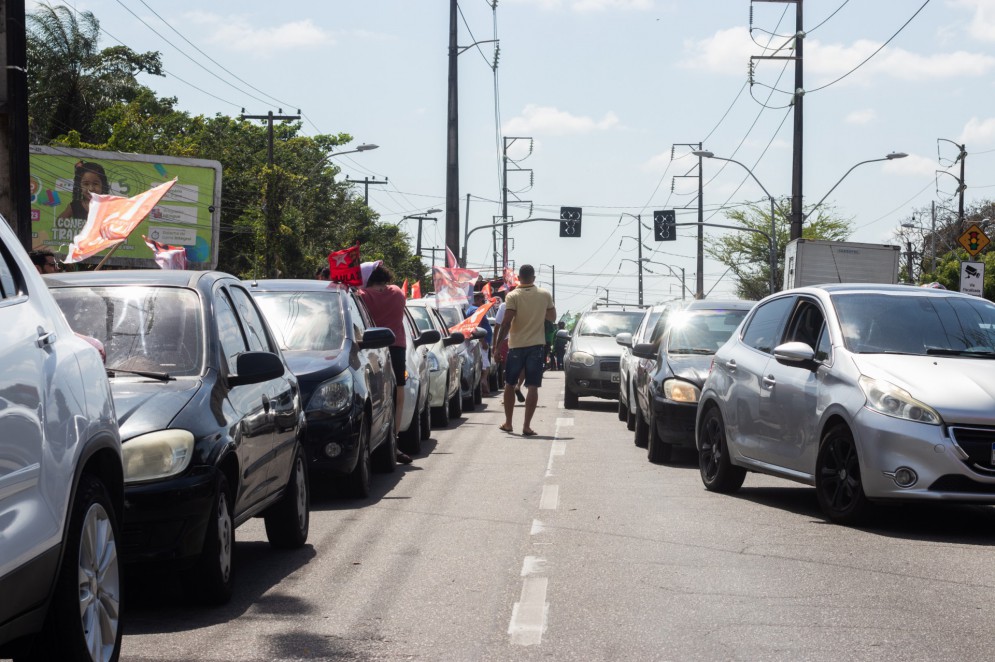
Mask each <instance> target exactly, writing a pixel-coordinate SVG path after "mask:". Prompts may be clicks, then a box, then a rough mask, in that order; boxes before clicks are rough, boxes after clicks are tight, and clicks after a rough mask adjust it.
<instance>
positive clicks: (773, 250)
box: [682, 150, 777, 294]
mask: <svg viewBox="0 0 995 662" xmlns="http://www.w3.org/2000/svg"><path fill="white" fill-rule="evenodd" d="M691 153H692V154H694V155H695V156H704V157H705V158H706V159H718V160H719V161H728V162H729V163H735V164H736V165H738V166H740V167H741V168H743V170H745V171H746V172H748V173H749V174H750V177H752V178H753V181H755V182H756V183H757V186H759V187H760V190H762V191H763V192H764V194H765V195H766V196H767V197H768V198H769V199H770V242H769V248H770V256H769V259H770V293H771V294H774V288H775V286H776V283H775V282H774V277H775V275H776V274H777V227H776V226H775V224H774V196H772V195H771V194H770V193H768V192H767V189H766V188H764V185H763V184H761V183H760V180H759V179H757V176H756V175H754V174H753V171H752V170H750V169H749V168H748V167H746V165H745V164H742V163H740V162H739V161H737V160H735V159H727V158H724V157H721V156H715V154H713V153H711V152H709V151H707V150H697V151H694V152H691ZM682 294H683V293H682Z"/></svg>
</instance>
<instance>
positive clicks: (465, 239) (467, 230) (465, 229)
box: [460, 193, 470, 268]
mask: <svg viewBox="0 0 995 662" xmlns="http://www.w3.org/2000/svg"><path fill="white" fill-rule="evenodd" d="M469 239H470V194H469V193H467V194H466V222H465V223H464V224H463V264H461V265H460V266H461V267H464V268H465V267H466V244H467V242H468V241H469Z"/></svg>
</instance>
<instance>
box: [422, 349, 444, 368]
mask: <svg viewBox="0 0 995 662" xmlns="http://www.w3.org/2000/svg"><path fill="white" fill-rule="evenodd" d="M425 359H426V360H427V361H428V370H429V372H439V370H442V366H441V365H439V357H438V356H436V355H435V354H433V353H431V352H429V353H428V354H426V355H425Z"/></svg>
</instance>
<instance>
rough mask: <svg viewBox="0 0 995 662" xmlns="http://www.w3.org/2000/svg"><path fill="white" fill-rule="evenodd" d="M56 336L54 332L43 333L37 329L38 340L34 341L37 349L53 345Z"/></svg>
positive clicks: (43, 331)
mask: <svg viewBox="0 0 995 662" xmlns="http://www.w3.org/2000/svg"><path fill="white" fill-rule="evenodd" d="M56 338H58V336H57V335H56V334H55V332H54V331H45V330H44V329H38V339H37V340H36V341H35V344H37V345H38V346H39V347H49V346H51V345H53V344H54V343H55V340H56Z"/></svg>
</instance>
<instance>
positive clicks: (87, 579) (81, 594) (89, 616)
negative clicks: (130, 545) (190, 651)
mask: <svg viewBox="0 0 995 662" xmlns="http://www.w3.org/2000/svg"><path fill="white" fill-rule="evenodd" d="M118 540H120V536H119V529H118V524H117V518H116V517H115V514H114V506H113V504H112V503H111V499H110V496H109V495H108V493H107V488H106V487H105V486H104V484H103V482H101V481H100V479H99V478H97V477H96V476H94V475H92V474H86V473H85V474H83V475H82V476H80V481H79V486H78V488H77V492H76V498H75V499H74V500H73V504H72V512H71V514H70V520H69V530H68V534H67V536H66V548H65V553H64V554H63V557H62V565H61V566H60V568H59V577H58V579H57V580H56V581H57V583H56V586H55V592H54V594H53V596H52V603H51V606H50V607H49V612H48V615H47V616H46V619H45V625H44V627H43V630H42V632H41V633H40V634H39V635H38V636H37V637H35V639H34V641H33V642H32V647H31V650H29V651H28V652H27V655H26V656H25V657H23V658H21V657H18V658H17V659H18V660H22V659H24V660H39V661H41V660H99V661H100V662H116V661H117V659H118V658H119V656H120V654H121V634H122V632H123V630H122V628H121V571H122V567H121V564H120V561H119V559H118V556H117V548H118V546H117V541H118Z"/></svg>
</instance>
